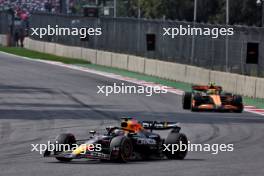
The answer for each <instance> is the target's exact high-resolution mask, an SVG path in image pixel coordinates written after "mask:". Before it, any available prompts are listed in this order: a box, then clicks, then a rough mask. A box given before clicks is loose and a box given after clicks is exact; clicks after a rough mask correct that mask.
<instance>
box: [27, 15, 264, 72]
mask: <svg viewBox="0 0 264 176" xmlns="http://www.w3.org/2000/svg"><path fill="white" fill-rule="evenodd" d="M48 25H50V26H53V27H55V26H56V25H58V26H59V27H68V28H69V27H72V28H73V27H78V28H81V27H86V28H102V35H101V36H89V37H88V38H86V39H80V37H79V36H44V37H43V38H42V39H40V38H39V37H38V36H31V37H32V38H33V39H37V40H43V41H49V42H56V43H61V44H64V45H71V46H81V47H85V48H92V49H99V50H105V51H111V52H118V53H124V54H132V55H137V56H142V57H146V58H152V59H159V60H164V61H170V62H176V63H182V64H188V65H195V66H199V67H203V68H207V69H212V70H218V71H228V72H232V73H238V74H244V75H251V76H260V77H264V45H263V41H264V28H259V27H245V26H229V27H233V28H234V35H232V36H229V37H228V38H227V37H226V36H219V37H218V38H217V39H214V38H212V37H211V36H195V37H192V36H188V35H185V36H176V37H175V38H171V37H168V36H163V33H164V30H163V28H169V27H178V28H179V26H180V25H182V26H183V27H188V25H190V26H192V25H193V23H189V22H182V21H181V22H180V21H163V20H146V19H134V18H88V17H82V16H68V15H58V14H46V13H34V14H32V16H31V17H30V27H33V28H34V27H37V28H41V27H47V26H48ZM195 27H197V28H210V29H212V28H220V27H226V26H221V25H211V24H196V25H195ZM153 38H154V39H153ZM149 42H150V43H149ZM151 42H152V43H151ZM153 42H154V44H153ZM252 43H253V44H254V46H257V47H256V48H257V50H256V49H254V48H253V50H252V52H258V53H257V54H256V56H257V61H256V62H255V61H254V62H255V63H249V62H247V59H248V58H247V57H248V54H249V53H250V52H251V51H248V47H249V46H252V45H249V44H252ZM148 45H151V46H152V48H151V49H149V48H148ZM153 46H154V47H153ZM192 53H193V57H192Z"/></svg>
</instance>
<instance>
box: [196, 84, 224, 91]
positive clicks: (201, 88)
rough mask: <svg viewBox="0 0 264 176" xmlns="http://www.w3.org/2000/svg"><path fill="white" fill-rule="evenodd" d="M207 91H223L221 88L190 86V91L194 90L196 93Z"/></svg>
mask: <svg viewBox="0 0 264 176" xmlns="http://www.w3.org/2000/svg"><path fill="white" fill-rule="evenodd" d="M208 89H216V90H219V91H222V90H223V89H222V87H221V86H199V85H195V86H192V90H196V91H205V90H208Z"/></svg>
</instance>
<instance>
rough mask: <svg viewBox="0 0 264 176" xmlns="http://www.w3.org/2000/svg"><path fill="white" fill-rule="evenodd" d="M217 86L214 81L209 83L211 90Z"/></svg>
mask: <svg viewBox="0 0 264 176" xmlns="http://www.w3.org/2000/svg"><path fill="white" fill-rule="evenodd" d="M215 85H216V84H215V82H212V81H211V82H209V83H208V86H209V89H210V88H211V89H212V88H214V87H215Z"/></svg>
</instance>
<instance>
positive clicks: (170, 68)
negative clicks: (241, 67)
mask: <svg viewBox="0 0 264 176" xmlns="http://www.w3.org/2000/svg"><path fill="white" fill-rule="evenodd" d="M1 41H2V40H1ZM54 46H55V47H54ZM25 47H26V48H28V49H31V50H36V51H42V52H45V53H50V54H55V55H58V56H66V57H73V58H79V59H83V60H87V61H90V62H92V63H95V64H98V65H103V66H108V67H115V68H121V69H125V70H129V71H133V72H138V73H144V74H146V75H151V76H157V77H160V78H165V79H168V80H173V81H180V82H185V83H191V84H207V83H208V82H209V81H214V82H216V84H218V85H222V86H223V88H224V90H225V91H228V92H232V93H237V94H241V95H245V96H249V97H254V98H264V78H257V77H250V76H244V75H239V74H233V73H226V72H220V71H212V70H208V69H203V68H199V67H195V66H188V65H184V64H176V63H171V62H165V61H160V60H154V59H146V58H142V57H138V56H132V55H125V54H118V53H111V52H106V51H101V50H94V49H86V48H79V47H71V46H65V45H61V44H55V43H48V42H40V41H37V40H32V39H28V38H27V39H26V40H25ZM54 48H55V49H54Z"/></svg>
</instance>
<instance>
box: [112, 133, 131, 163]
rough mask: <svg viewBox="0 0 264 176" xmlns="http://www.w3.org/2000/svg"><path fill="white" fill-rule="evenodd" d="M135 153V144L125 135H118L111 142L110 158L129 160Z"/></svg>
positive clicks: (120, 160) (116, 160)
mask: <svg viewBox="0 0 264 176" xmlns="http://www.w3.org/2000/svg"><path fill="white" fill-rule="evenodd" d="M132 154H133V144H132V142H131V140H130V139H129V138H127V137H125V136H117V137H114V138H113V139H112V140H111V143H110V160H111V161H114V162H121V163H124V162H127V161H128V160H129V159H130V158H131V156H132Z"/></svg>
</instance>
